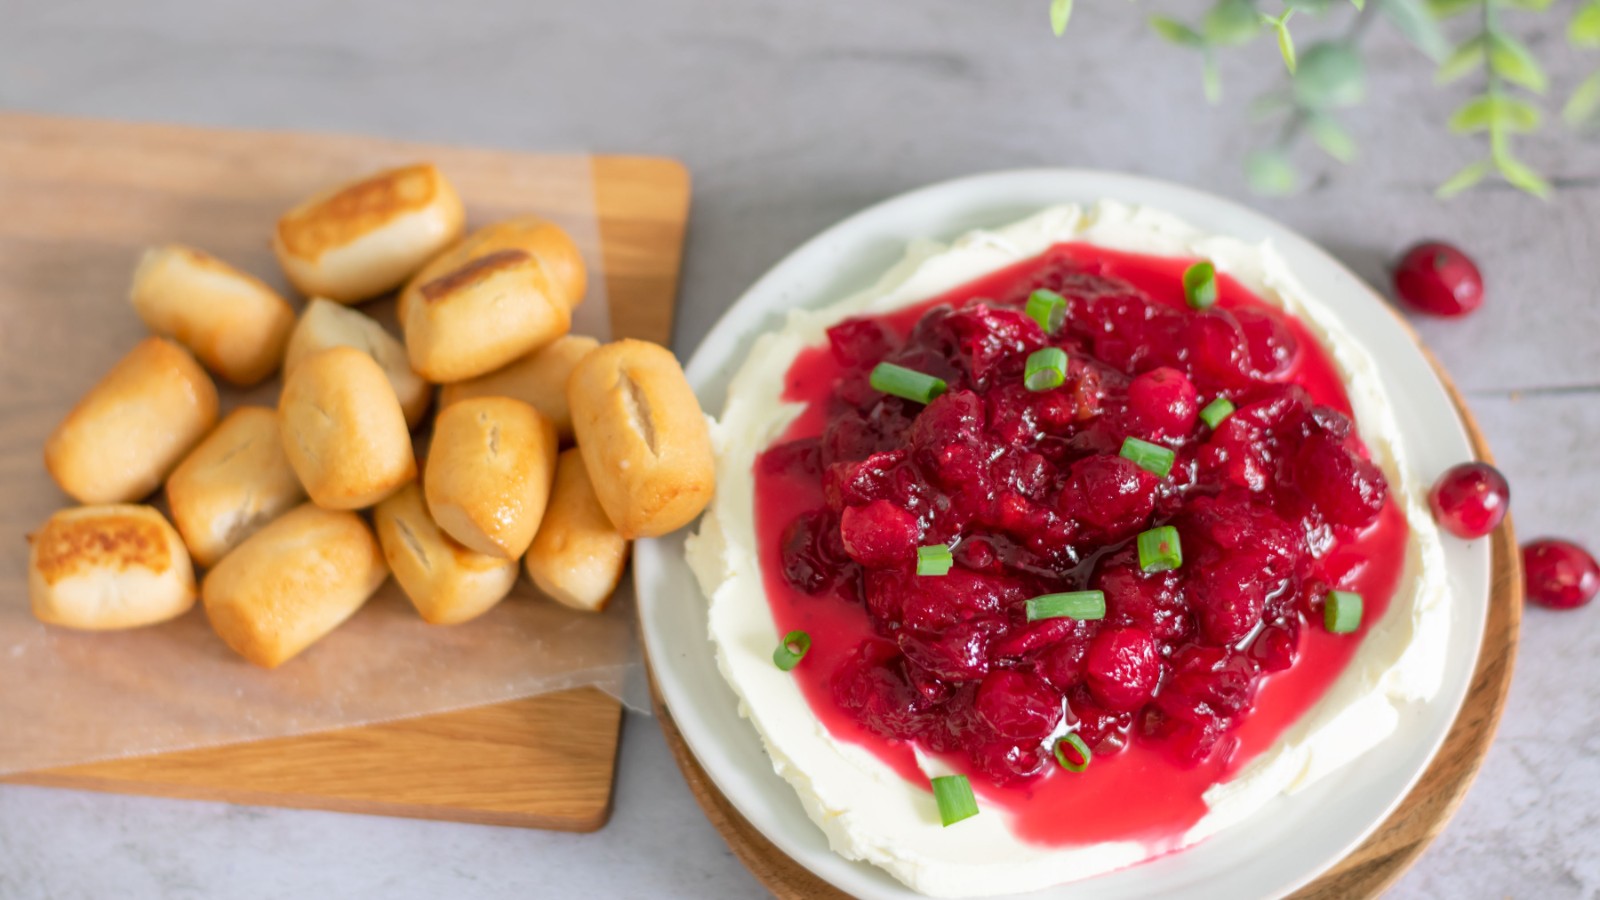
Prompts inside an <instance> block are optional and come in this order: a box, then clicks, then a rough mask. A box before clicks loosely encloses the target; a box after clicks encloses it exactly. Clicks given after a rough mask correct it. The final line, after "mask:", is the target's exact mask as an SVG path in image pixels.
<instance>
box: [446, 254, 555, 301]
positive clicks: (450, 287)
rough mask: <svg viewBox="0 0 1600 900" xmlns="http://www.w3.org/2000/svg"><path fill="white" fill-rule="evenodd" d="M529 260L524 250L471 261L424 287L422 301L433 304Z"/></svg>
mask: <svg viewBox="0 0 1600 900" xmlns="http://www.w3.org/2000/svg"><path fill="white" fill-rule="evenodd" d="M529 259H532V257H531V256H529V255H528V253H527V251H524V250H515V249H512V250H496V251H495V252H493V253H490V254H488V255H487V256H480V257H478V258H477V259H474V260H471V261H470V262H468V263H466V264H465V265H463V266H461V267H460V268H458V269H455V270H453V271H450V272H446V273H445V274H443V275H441V276H439V277H438V278H435V279H433V280H432V281H429V282H427V283H426V284H424V285H422V287H420V288H418V291H419V292H420V293H421V294H422V299H424V300H426V301H428V302H429V303H433V302H436V301H438V300H441V299H444V298H446V297H449V296H450V295H451V294H453V293H455V292H457V291H459V290H461V289H462V288H464V287H466V286H468V285H470V284H472V283H473V282H476V281H479V280H482V279H483V278H485V277H487V276H489V275H491V274H493V273H494V272H496V271H498V270H501V269H511V268H515V267H516V266H519V265H521V264H522V263H524V262H527V261H528V260H529Z"/></svg>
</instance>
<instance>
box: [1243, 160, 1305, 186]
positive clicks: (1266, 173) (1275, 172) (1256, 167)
mask: <svg viewBox="0 0 1600 900" xmlns="http://www.w3.org/2000/svg"><path fill="white" fill-rule="evenodd" d="M1244 174H1245V178H1247V179H1248V180H1249V181H1250V189H1251V190H1253V191H1255V192H1256V193H1258V194H1276V195H1282V194H1291V193H1294V189H1295V187H1296V186H1298V185H1299V183H1300V174H1299V173H1298V172H1296V171H1295V169H1294V164H1293V163H1291V162H1289V157H1288V155H1287V154H1285V153H1284V152H1283V151H1281V150H1257V151H1256V152H1254V153H1252V154H1250V155H1249V156H1247V157H1245V160H1244Z"/></svg>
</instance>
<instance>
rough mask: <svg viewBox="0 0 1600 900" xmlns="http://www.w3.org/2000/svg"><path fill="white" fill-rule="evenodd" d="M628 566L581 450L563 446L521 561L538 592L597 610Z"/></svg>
mask: <svg viewBox="0 0 1600 900" xmlns="http://www.w3.org/2000/svg"><path fill="white" fill-rule="evenodd" d="M627 564H628V539H627V538H625V537H623V536H622V535H620V534H618V533H617V529H616V526H614V525H612V524H611V520H610V519H609V518H607V517H606V513H605V510H603V509H601V508H600V498H599V497H597V496H595V492H594V485H593V484H591V483H590V482H589V471H588V469H587V467H585V466H584V464H583V456H582V451H580V450H579V449H578V448H576V447H574V448H572V449H571V450H564V451H562V453H561V458H560V460H558V461H557V462H556V484H555V488H554V489H553V490H552V491H551V492H550V505H549V506H548V507H547V508H546V509H545V513H544V521H543V522H542V523H540V525H539V534H538V536H536V537H535V538H534V539H533V546H531V547H529V548H528V555H527V556H526V557H525V558H524V559H523V565H524V566H526V567H527V570H528V577H529V578H531V579H533V583H534V584H535V585H536V586H537V587H538V588H539V590H541V591H543V592H545V593H546V594H547V595H549V596H550V597H551V598H552V599H554V600H556V601H557V602H559V603H562V604H565V605H566V606H570V607H572V608H574V609H582V610H586V611H589V612H599V611H600V610H602V609H605V606H606V603H607V601H609V600H610V599H611V595H612V593H614V592H615V591H616V589H617V582H619V581H621V580H622V570H623V568H624V567H625V566H626V565H627Z"/></svg>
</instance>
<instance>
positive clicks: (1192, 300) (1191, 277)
mask: <svg viewBox="0 0 1600 900" xmlns="http://www.w3.org/2000/svg"><path fill="white" fill-rule="evenodd" d="M1183 298H1184V299H1185V300H1187V301H1189V308H1190V309H1210V308H1211V304H1213V303H1216V302H1217V269H1216V267H1215V266H1213V265H1212V264H1211V263H1208V262H1197V263H1195V264H1194V265H1192V266H1190V267H1189V268H1187V269H1184V270H1183Z"/></svg>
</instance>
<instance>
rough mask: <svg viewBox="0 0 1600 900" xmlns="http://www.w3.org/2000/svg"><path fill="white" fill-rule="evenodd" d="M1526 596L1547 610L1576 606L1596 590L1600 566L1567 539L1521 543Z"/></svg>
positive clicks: (1599, 581) (1547, 539) (1599, 584)
mask: <svg viewBox="0 0 1600 900" xmlns="http://www.w3.org/2000/svg"><path fill="white" fill-rule="evenodd" d="M1522 573H1523V579H1524V581H1525V582H1526V584H1527V588H1528V599H1529V600H1532V601H1533V602H1534V603H1537V604H1539V605H1540V606H1548V607H1550V608H1551V609H1576V608H1577V607H1580V606H1584V605H1585V604H1587V603H1588V602H1589V601H1590V600H1593V599H1594V595H1595V592H1596V591H1600V568H1597V567H1596V566H1595V562H1594V557H1593V556H1590V555H1589V551H1587V550H1585V549H1583V548H1582V547H1579V546H1578V545H1577V544H1574V543H1572V542H1570V541H1561V540H1555V539H1553V538H1543V539H1541V540H1537V541H1533V542H1532V543H1528V544H1524V545H1523V546H1522Z"/></svg>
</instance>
